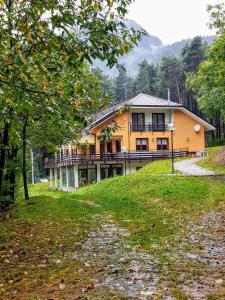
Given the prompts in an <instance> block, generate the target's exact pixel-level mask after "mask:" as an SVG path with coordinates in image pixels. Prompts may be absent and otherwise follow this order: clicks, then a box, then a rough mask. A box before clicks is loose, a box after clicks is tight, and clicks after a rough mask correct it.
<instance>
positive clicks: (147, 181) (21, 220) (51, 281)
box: [0, 161, 225, 300]
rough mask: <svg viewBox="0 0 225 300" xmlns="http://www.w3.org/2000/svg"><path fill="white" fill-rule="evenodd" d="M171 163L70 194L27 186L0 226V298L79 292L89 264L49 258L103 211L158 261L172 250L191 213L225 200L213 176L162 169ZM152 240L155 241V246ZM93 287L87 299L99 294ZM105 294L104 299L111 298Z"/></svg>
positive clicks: (65, 249) (70, 246)
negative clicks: (27, 197) (63, 285)
mask: <svg viewBox="0 0 225 300" xmlns="http://www.w3.org/2000/svg"><path fill="white" fill-rule="evenodd" d="M170 167H171V165H170V161H159V162H154V163H152V164H149V165H147V166H145V167H144V168H142V169H141V170H139V171H138V172H136V173H135V174H132V175H127V176H122V177H116V178H112V179H106V180H104V181H102V182H100V183H97V184H94V185H90V186H88V187H85V188H81V189H79V190H77V191H75V192H73V193H66V192H61V191H52V190H49V189H48V185H47V184H36V185H34V186H31V187H30V195H31V199H30V201H29V202H28V203H25V202H24V201H23V200H18V201H17V203H16V204H15V206H14V208H13V209H12V210H11V211H10V212H8V213H6V214H5V215H4V218H5V220H4V222H2V223H1V225H0V243H1V263H2V264H3V268H2V272H1V277H0V298H1V292H2V295H3V296H2V297H3V298H1V299H14V298H13V295H14V293H15V290H17V293H18V295H19V296H20V298H19V297H18V299H30V300H31V299H36V300H37V299H48V298H46V297H47V296H46V295H51V296H55V297H56V298H57V297H59V298H57V299H70V295H75V294H79V293H80V290H81V289H82V288H84V287H85V286H88V284H89V282H90V280H91V278H93V277H95V276H97V275H96V272H95V270H94V269H91V268H90V267H85V266H81V265H80V264H79V263H77V262H74V261H71V260H69V259H67V260H66V259H65V263H64V266H61V265H57V264H56V263H55V261H57V259H61V258H60V257H62V253H71V252H73V251H75V250H76V246H75V241H80V240H83V239H84V238H85V236H86V235H87V234H88V232H89V231H90V230H94V229H96V228H97V227H98V226H99V225H100V224H101V222H102V217H103V218H105V219H106V220H107V218H109V216H110V219H112V220H114V221H115V223H116V224H118V225H119V226H122V227H124V228H126V229H127V230H128V231H129V232H130V234H131V235H130V238H129V242H130V243H131V244H133V245H138V246H139V247H142V248H143V249H145V250H146V251H150V252H152V253H154V254H160V255H161V258H162V260H163V259H164V255H163V254H164V253H166V252H167V250H168V245H169V244H170V246H171V245H173V246H174V247H175V248H176V241H177V240H178V239H179V237H180V236H182V235H184V234H185V230H186V224H187V222H188V221H189V220H190V219H192V220H194V219H198V218H199V216H200V215H202V214H204V213H205V212H207V211H210V210H212V209H214V208H216V207H217V206H218V205H220V203H222V202H223V201H224V199H225V185H224V183H223V182H221V181H220V179H218V178H197V177H183V176H166V175H164V174H167V173H170ZM156 173H158V174H156ZM153 174H154V175H153ZM168 243H169V244H168ZM153 244H158V245H159V247H158V248H157V250H155V247H153ZM9 249H11V250H12V252H10V253H9ZM12 253H13V254H12ZM15 253H16V254H18V255H14V254H15ZM46 261H48V264H46V263H45V262H46ZM81 268H82V270H83V272H80V269H81ZM53 274H54V275H53ZM74 278H76V280H75V282H76V284H74V283H73V282H74ZM60 282H67V291H66V293H67V294H66V295H67V298H63V296H62V295H65V294H63V293H65V291H60V290H59V288H58V286H59V284H60ZM42 286H44V287H43V288H41V287H42ZM51 291H52V292H51ZM95 292H96V293H98V292H97V291H95V290H94V291H91V296H90V297H91V298H90V299H99V298H97V296H96V295H99V294H95ZM105 292H106V293H107V291H105ZM70 293H71V294H70ZM28 295H29V297H28ZM107 295H108V296H106V298H104V299H111V298H110V297H111V294H107ZM109 295H110V296H109ZM4 297H5V298H4ZM71 297H72V296H71ZM71 299H72V298H71ZM82 299H83V298H82Z"/></svg>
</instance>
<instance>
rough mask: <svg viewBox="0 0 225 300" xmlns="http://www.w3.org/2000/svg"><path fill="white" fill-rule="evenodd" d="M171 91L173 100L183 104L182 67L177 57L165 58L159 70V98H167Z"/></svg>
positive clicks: (157, 86) (157, 83)
mask: <svg viewBox="0 0 225 300" xmlns="http://www.w3.org/2000/svg"><path fill="white" fill-rule="evenodd" d="M168 88H169V89H170V95H171V100H172V101H176V102H179V103H183V73H182V65H181V62H180V60H179V59H178V58H176V57H172V56H170V57H163V58H162V59H161V62H160V64H159V65H158V68H157V80H156V89H157V96H159V97H162V98H165V99H166V98H167V95H168Z"/></svg>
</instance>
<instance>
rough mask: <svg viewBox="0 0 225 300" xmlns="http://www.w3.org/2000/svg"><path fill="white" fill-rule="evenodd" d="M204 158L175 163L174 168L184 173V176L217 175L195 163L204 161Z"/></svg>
mask: <svg viewBox="0 0 225 300" xmlns="http://www.w3.org/2000/svg"><path fill="white" fill-rule="evenodd" d="M202 159H203V158H201V157H200V158H199V157H197V158H191V159H186V160H182V161H178V162H175V164H174V167H175V169H176V170H177V171H180V172H182V174H184V175H195V176H210V175H215V172H213V171H210V170H207V169H205V168H202V167H200V166H198V165H196V164H195V163H196V162H197V161H200V160H202Z"/></svg>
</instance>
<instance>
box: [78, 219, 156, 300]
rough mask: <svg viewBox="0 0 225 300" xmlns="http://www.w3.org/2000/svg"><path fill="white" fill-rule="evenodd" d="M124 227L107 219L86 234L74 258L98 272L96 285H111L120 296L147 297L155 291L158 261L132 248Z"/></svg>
mask: <svg viewBox="0 0 225 300" xmlns="http://www.w3.org/2000/svg"><path fill="white" fill-rule="evenodd" d="M127 237H129V234H128V232H127V231H126V230H125V229H122V228H119V227H118V226H116V225H115V224H114V223H113V221H111V220H109V221H107V223H104V224H102V226H101V227H100V228H99V229H98V230H97V231H92V232H90V233H89V235H88V238H87V240H86V241H85V242H84V243H82V242H81V243H76V245H77V246H78V247H80V250H81V251H79V252H77V253H76V254H75V255H76V258H77V259H78V260H79V261H81V262H83V263H84V264H85V265H86V266H92V267H94V268H96V270H97V272H101V277H100V280H98V281H97V282H96V283H95V286H96V287H99V286H106V287H110V289H111V290H112V291H117V293H118V294H119V295H121V296H130V297H132V299H136V298H138V299H146V297H147V296H150V295H154V294H155V293H156V286H157V282H158V279H159V277H158V275H157V267H158V264H157V260H156V259H155V258H153V257H152V256H150V255H149V254H147V253H146V252H144V251H143V250H140V249H138V248H134V247H131V246H130V245H129V244H128V242H127Z"/></svg>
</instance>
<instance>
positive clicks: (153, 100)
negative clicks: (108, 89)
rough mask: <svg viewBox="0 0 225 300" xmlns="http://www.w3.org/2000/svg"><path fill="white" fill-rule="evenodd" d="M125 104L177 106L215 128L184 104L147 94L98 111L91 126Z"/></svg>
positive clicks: (210, 127)
mask: <svg viewBox="0 0 225 300" xmlns="http://www.w3.org/2000/svg"><path fill="white" fill-rule="evenodd" d="M124 105H129V106H130V107H136V108H138V107H160V108H169V109H173V108H176V109H179V110H182V111H183V112H185V113H186V114H188V115H189V116H191V117H192V118H194V119H196V120H197V121H200V122H201V123H202V124H203V125H204V126H206V129H207V130H214V129H215V128H214V127H213V126H212V125H211V124H210V123H208V122H207V121H205V120H203V119H202V118H200V117H198V116H197V115H195V114H194V113H191V112H190V111H189V110H187V109H186V108H185V107H184V106H183V105H181V104H179V103H176V102H173V101H168V100H165V99H161V98H157V97H154V96H150V95H146V94H139V95H137V96H136V97H134V98H131V99H128V100H123V101H120V102H117V103H115V104H113V105H111V106H108V107H106V108H105V109H103V110H101V111H100V112H99V113H97V114H96V115H95V116H94V118H93V119H94V121H93V122H92V123H91V124H90V126H89V128H93V127H95V126H96V125H98V124H100V123H102V122H104V121H105V120H106V119H108V118H109V117H111V116H112V115H114V114H115V113H116V112H117V111H118V110H119V109H120V108H122V107H123V106H124Z"/></svg>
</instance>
